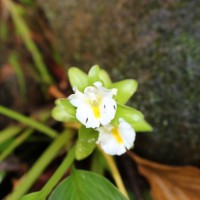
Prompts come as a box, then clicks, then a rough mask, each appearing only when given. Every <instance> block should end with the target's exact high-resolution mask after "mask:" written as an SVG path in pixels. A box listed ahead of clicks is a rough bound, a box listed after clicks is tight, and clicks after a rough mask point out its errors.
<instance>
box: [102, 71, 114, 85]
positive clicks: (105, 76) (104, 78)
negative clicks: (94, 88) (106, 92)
mask: <svg viewBox="0 0 200 200" xmlns="http://www.w3.org/2000/svg"><path fill="white" fill-rule="evenodd" d="M99 79H100V81H101V82H102V83H103V85H104V86H105V87H108V88H109V87H110V85H111V84H112V81H111V79H110V76H109V75H108V73H107V72H106V71H105V70H103V69H101V70H100V73H99Z"/></svg>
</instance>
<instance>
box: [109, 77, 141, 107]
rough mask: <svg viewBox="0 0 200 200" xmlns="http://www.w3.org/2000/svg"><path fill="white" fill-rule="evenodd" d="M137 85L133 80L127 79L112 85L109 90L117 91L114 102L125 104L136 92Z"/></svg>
mask: <svg viewBox="0 0 200 200" xmlns="http://www.w3.org/2000/svg"><path fill="white" fill-rule="evenodd" d="M137 86H138V83H137V81H135V80H133V79H127V80H123V81H119V82H116V83H113V84H112V85H111V88H116V89H117V96H116V101H117V102H118V103H121V104H125V103H126V102H127V101H128V100H129V99H130V98H131V96H132V95H133V94H134V93H135V91H136V90H137Z"/></svg>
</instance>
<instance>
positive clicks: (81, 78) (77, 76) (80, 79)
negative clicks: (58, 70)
mask: <svg viewBox="0 0 200 200" xmlns="http://www.w3.org/2000/svg"><path fill="white" fill-rule="evenodd" d="M68 76H69V81H70V84H71V86H72V87H77V88H78V90H80V91H82V92H83V91H84V89H85V88H86V87H87V86H88V76H87V74H86V73H85V72H83V71H82V70H80V69H79V68H77V67H71V68H70V69H69V71H68Z"/></svg>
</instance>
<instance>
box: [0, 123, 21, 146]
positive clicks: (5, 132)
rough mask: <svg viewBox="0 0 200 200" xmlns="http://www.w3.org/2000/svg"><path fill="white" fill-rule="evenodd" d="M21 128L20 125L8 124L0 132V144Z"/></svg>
mask: <svg viewBox="0 0 200 200" xmlns="http://www.w3.org/2000/svg"><path fill="white" fill-rule="evenodd" d="M21 130H22V127H20V126H10V127H7V128H6V129H4V130H3V131H1V132H0V144H2V143H4V142H5V141H6V140H8V139H10V138H12V137H14V136H15V135H17V134H18V133H19V132H20V131H21Z"/></svg>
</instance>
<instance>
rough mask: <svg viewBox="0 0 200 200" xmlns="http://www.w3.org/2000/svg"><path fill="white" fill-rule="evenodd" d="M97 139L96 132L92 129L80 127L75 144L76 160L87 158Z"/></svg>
mask: <svg viewBox="0 0 200 200" xmlns="http://www.w3.org/2000/svg"><path fill="white" fill-rule="evenodd" d="M97 137H98V133H97V131H95V130H94V129H92V128H86V127H85V126H81V128H80V129H79V132H78V141H77V144H76V153H75V155H76V159H77V160H82V159H84V158H86V157H87V156H89V155H90V154H91V153H92V152H93V150H94V149H95V147H96V140H97Z"/></svg>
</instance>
